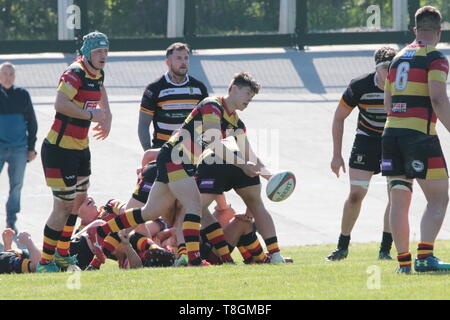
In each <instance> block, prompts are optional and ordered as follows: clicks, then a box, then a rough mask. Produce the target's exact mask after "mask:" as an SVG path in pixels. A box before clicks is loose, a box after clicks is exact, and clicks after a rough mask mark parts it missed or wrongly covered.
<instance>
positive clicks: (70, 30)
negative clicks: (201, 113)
mask: <svg viewBox="0 0 450 320" xmlns="http://www.w3.org/2000/svg"><path fill="white" fill-rule="evenodd" d="M72 5H73V1H72V0H58V40H73V39H74V37H75V34H74V29H75V25H76V20H77V19H78V18H79V17H76V16H75V17H73V18H74V20H75V22H74V26H73V27H72V26H70V27H69V22H70V21H68V19H71V17H69V13H68V12H67V11H68V10H69V9H71V8H70V7H72ZM72 8H73V7H72ZM75 15H76V12H75Z"/></svg>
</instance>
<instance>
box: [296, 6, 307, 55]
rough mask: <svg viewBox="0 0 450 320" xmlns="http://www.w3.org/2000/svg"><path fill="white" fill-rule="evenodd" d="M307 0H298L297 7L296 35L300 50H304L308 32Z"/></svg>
mask: <svg viewBox="0 0 450 320" xmlns="http://www.w3.org/2000/svg"><path fill="white" fill-rule="evenodd" d="M306 2H307V0H296V9H295V37H296V45H297V49H298V50H304V49H305V44H306V34H307V33H308V5H307V3H306Z"/></svg>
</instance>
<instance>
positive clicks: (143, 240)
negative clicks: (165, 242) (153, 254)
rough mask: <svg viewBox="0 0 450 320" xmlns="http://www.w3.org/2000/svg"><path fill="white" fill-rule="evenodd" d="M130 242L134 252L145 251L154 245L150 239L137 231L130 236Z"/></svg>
mask: <svg viewBox="0 0 450 320" xmlns="http://www.w3.org/2000/svg"><path fill="white" fill-rule="evenodd" d="M130 243H131V246H132V247H133V249H134V250H136V252H145V251H147V250H148V249H151V248H153V247H154V246H156V245H155V243H154V242H153V241H152V239H150V238H147V237H146V236H144V235H142V234H140V233H137V232H136V233H134V234H133V235H132V236H131V237H130Z"/></svg>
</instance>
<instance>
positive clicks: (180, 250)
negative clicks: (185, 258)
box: [177, 243, 187, 259]
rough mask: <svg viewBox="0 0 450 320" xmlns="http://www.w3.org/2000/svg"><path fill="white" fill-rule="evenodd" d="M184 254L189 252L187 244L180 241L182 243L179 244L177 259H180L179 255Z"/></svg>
mask: <svg viewBox="0 0 450 320" xmlns="http://www.w3.org/2000/svg"><path fill="white" fill-rule="evenodd" d="M183 254H187V251H186V244H185V243H180V244H179V245H178V251H177V259H178V258H179V257H181V256H182V255H183Z"/></svg>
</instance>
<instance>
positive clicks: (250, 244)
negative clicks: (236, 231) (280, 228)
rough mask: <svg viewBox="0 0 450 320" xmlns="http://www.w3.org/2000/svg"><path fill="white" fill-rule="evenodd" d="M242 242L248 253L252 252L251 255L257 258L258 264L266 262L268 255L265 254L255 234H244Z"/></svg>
mask: <svg viewBox="0 0 450 320" xmlns="http://www.w3.org/2000/svg"><path fill="white" fill-rule="evenodd" d="M275 238H276V237H275ZM241 241H242V244H243V245H244V247H245V249H247V251H248V252H250V254H251V255H252V256H253V257H254V258H255V261H256V262H264V261H265V259H266V254H265V253H264V251H263V248H262V246H261V243H260V242H259V239H258V236H257V235H256V233H255V232H250V233H247V234H244V235H243V236H242V237H241ZM278 251H279V249H278ZM275 252H276V251H275Z"/></svg>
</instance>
